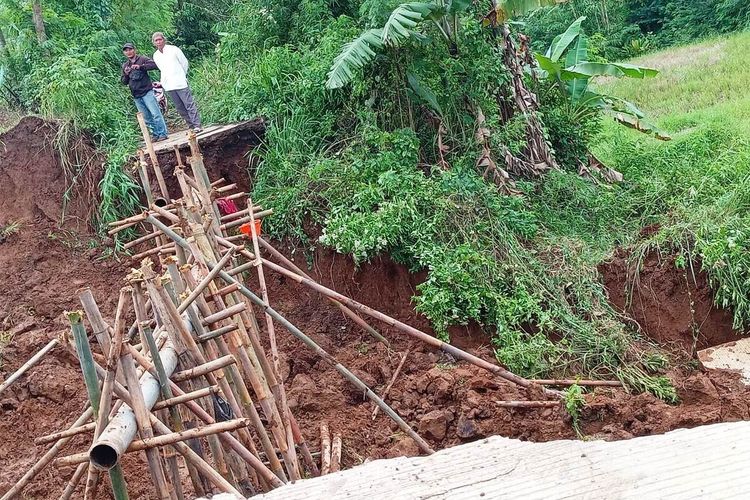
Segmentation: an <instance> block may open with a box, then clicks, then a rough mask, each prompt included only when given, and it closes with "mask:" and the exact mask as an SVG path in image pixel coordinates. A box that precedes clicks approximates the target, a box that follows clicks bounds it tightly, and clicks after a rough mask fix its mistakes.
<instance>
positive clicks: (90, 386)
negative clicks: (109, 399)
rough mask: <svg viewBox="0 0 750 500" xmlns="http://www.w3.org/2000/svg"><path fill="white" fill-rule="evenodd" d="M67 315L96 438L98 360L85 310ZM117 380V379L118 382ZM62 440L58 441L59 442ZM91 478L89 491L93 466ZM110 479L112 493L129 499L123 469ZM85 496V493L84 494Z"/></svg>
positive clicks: (116, 469) (121, 499)
mask: <svg viewBox="0 0 750 500" xmlns="http://www.w3.org/2000/svg"><path fill="white" fill-rule="evenodd" d="M65 315H66V316H67V318H68V321H69V322H70V326H71V329H72V331H73V339H74V341H75V345H76V352H77V353H78V361H79V363H80V365H81V371H82V372H83V380H84V382H85V385H86V392H87V393H88V396H89V402H90V403H91V408H92V409H93V415H94V420H95V421H96V422H97V429H96V430H95V431H94V432H95V436H94V437H95V438H96V437H97V435H98V434H99V433H101V430H102V429H101V428H100V427H99V425H100V422H102V421H101V420H100V419H99V410H100V408H99V401H100V400H101V391H100V390H99V381H98V380H97V377H96V371H95V368H94V366H95V365H96V362H95V361H94V359H93V357H92V356H91V346H90V345H89V340H88V338H87V337H86V330H85V328H84V327H83V323H82V321H81V319H82V316H83V312H81V311H73V312H67V313H65ZM116 382H117V381H115V383H116ZM107 416H109V415H107ZM59 442H60V441H58V443H59ZM88 477H89V479H88V480H87V481H86V483H87V484H86V490H87V491H88V490H89V489H90V486H92V480H93V481H95V478H94V474H92V468H91V467H89V476H88ZM109 479H110V483H111V486H112V493H113V494H114V497H115V499H116V500H127V498H128V490H127V484H126V483H125V478H124V477H123V474H122V469H121V468H120V467H119V466H118V467H113V468H112V469H111V470H110V472H109ZM84 496H85V494H84Z"/></svg>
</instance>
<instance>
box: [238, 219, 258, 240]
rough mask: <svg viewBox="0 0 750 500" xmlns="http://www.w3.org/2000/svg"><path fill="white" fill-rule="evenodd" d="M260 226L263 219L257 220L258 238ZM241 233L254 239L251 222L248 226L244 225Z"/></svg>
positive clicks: (256, 230) (256, 231)
mask: <svg viewBox="0 0 750 500" xmlns="http://www.w3.org/2000/svg"><path fill="white" fill-rule="evenodd" d="M260 224H261V219H255V234H257V235H258V236H260ZM240 232H241V233H242V234H244V235H245V236H247V237H248V238H252V237H253V232H252V230H251V229H250V223H249V222H248V223H247V224H242V225H241V226H240Z"/></svg>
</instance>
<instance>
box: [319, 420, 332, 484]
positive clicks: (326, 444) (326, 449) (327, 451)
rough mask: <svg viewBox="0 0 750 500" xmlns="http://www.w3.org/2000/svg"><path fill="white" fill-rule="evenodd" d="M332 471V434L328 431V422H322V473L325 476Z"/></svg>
mask: <svg viewBox="0 0 750 500" xmlns="http://www.w3.org/2000/svg"><path fill="white" fill-rule="evenodd" d="M329 472H331V434H330V433H329V432H328V424H327V423H326V422H325V421H323V422H321V423H320V475H321V476H325V475H326V474H328V473H329Z"/></svg>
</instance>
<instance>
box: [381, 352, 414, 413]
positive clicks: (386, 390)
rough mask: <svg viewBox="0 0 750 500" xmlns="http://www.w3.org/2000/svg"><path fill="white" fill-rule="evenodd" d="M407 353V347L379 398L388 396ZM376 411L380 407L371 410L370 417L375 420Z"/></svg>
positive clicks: (383, 398)
mask: <svg viewBox="0 0 750 500" xmlns="http://www.w3.org/2000/svg"><path fill="white" fill-rule="evenodd" d="M408 355H409V349H407V350H406V352H405V353H404V355H403V356H402V357H401V362H400V363H399V364H398V367H397V368H396V371H395V372H393V377H391V381H390V382H388V386H387V387H386V388H385V390H384V391H383V394H381V395H380V398H381V399H382V400H383V401H385V398H386V396H388V393H389V392H390V391H391V387H393V383H394V382H395V381H396V377H398V374H399V372H400V371H401V368H402V367H403V366H404V362H405V361H406V356H408ZM378 411H380V407H379V406H376V407H375V409H374V410H372V419H373V420H375V418H376V417H377V416H378Z"/></svg>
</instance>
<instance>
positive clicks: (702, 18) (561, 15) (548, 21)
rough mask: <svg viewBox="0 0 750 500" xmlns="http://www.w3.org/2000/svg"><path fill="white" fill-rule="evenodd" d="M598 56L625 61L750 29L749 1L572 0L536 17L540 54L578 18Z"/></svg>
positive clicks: (534, 34)
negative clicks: (646, 53)
mask: <svg viewBox="0 0 750 500" xmlns="http://www.w3.org/2000/svg"><path fill="white" fill-rule="evenodd" d="M581 16H585V17H586V22H585V23H584V25H583V27H584V29H585V31H586V32H587V33H589V34H591V40H590V41H591V51H592V53H593V54H594V55H595V56H601V57H604V58H606V59H609V60H622V59H626V58H629V57H635V56H639V55H642V54H643V53H645V52H651V51H653V50H656V49H660V48H664V47H670V46H673V45H681V44H688V43H695V42H696V40H702V39H706V38H709V37H715V36H717V35H721V34H724V33H730V32H733V31H739V30H743V29H746V28H748V27H750V3H748V2H746V1H745V0H700V1H695V0H568V1H567V2H565V3H561V4H558V5H555V6H554V7H549V8H546V9H543V10H540V11H537V12H535V13H533V15H532V16H531V17H530V18H528V19H527V20H526V21H527V25H526V29H525V31H526V32H527V34H528V35H530V36H531V39H532V41H533V43H534V48H535V49H536V50H540V51H541V50H543V49H544V48H545V47H546V46H548V45H549V44H550V42H552V39H553V38H554V36H555V35H556V34H557V33H562V32H563V31H564V30H565V28H566V27H567V26H568V25H570V23H572V22H573V21H574V20H575V19H577V18H578V17H581Z"/></svg>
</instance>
